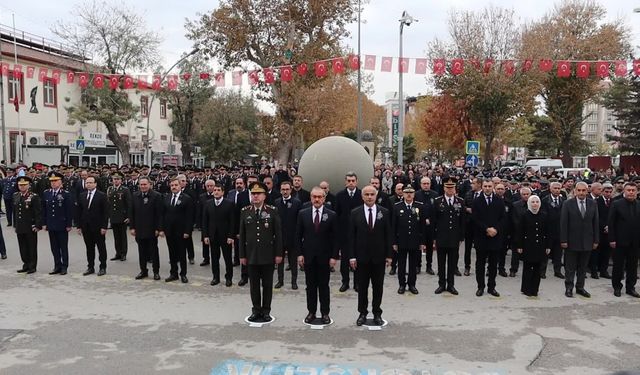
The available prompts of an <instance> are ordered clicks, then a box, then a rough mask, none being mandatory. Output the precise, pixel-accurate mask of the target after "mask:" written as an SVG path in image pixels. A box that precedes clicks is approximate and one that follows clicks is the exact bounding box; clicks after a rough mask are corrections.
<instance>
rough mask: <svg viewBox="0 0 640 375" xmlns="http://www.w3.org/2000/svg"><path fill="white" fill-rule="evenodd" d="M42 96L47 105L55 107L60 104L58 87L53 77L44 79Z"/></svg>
mask: <svg viewBox="0 0 640 375" xmlns="http://www.w3.org/2000/svg"><path fill="white" fill-rule="evenodd" d="M42 98H43V99H44V106H45V107H55V106H56V105H57V104H58V98H57V87H56V84H55V82H54V81H53V79H52V78H44V79H43V80H42Z"/></svg>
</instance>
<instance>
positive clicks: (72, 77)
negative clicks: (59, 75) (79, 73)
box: [67, 71, 76, 84]
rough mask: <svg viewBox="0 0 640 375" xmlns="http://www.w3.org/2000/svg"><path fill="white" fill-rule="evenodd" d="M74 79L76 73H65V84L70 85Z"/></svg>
mask: <svg viewBox="0 0 640 375" xmlns="http://www.w3.org/2000/svg"><path fill="white" fill-rule="evenodd" d="M75 79H76V73H75V72H72V71H68V72H67V83H68V84H72V83H73V81H75Z"/></svg>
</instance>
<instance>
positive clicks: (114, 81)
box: [109, 75, 120, 90]
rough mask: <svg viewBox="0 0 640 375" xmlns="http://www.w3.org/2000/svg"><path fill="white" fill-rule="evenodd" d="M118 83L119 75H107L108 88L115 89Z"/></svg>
mask: <svg viewBox="0 0 640 375" xmlns="http://www.w3.org/2000/svg"><path fill="white" fill-rule="evenodd" d="M119 85H120V76H118V75H112V76H110V77H109V88H110V89H111V90H115V89H117V88H118V86H119Z"/></svg>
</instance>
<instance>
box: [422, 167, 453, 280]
mask: <svg viewBox="0 0 640 375" xmlns="http://www.w3.org/2000/svg"><path fill="white" fill-rule="evenodd" d="M441 178H442V179H441V180H440V181H441V182H442V183H443V184H444V181H445V179H446V178H447V177H446V176H441ZM443 186H444V185H443ZM439 195H442V193H440V194H438V192H437V191H435V190H431V179H429V177H422V178H421V179H420V190H418V191H417V192H416V201H418V202H422V203H424V205H425V208H426V210H427V211H428V212H429V216H430V217H427V220H429V224H428V225H426V227H425V240H424V244H425V258H426V260H427V270H426V272H427V273H428V274H429V275H435V272H433V230H434V228H433V225H432V224H431V221H433V217H431V216H433V214H434V209H433V205H434V203H435V200H436V198H437V197H438V196H439ZM421 269H422V254H420V257H419V258H418V273H420V270H421Z"/></svg>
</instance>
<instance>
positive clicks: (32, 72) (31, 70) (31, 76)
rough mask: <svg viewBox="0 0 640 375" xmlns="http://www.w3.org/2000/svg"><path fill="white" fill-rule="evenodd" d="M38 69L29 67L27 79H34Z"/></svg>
mask: <svg viewBox="0 0 640 375" xmlns="http://www.w3.org/2000/svg"><path fill="white" fill-rule="evenodd" d="M35 71H36V68H34V67H33V66H27V78H33V74H34V73H35Z"/></svg>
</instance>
